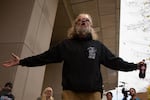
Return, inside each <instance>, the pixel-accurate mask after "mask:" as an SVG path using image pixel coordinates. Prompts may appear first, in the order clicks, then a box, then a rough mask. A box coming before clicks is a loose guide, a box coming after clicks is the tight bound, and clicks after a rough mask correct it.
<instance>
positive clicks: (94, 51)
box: [87, 47, 97, 59]
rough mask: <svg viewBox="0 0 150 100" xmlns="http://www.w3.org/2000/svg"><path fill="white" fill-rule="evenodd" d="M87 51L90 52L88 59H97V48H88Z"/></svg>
mask: <svg viewBox="0 0 150 100" xmlns="http://www.w3.org/2000/svg"><path fill="white" fill-rule="evenodd" d="M87 50H88V53H89V54H88V58H89V59H95V57H96V51H97V50H96V48H95V47H89V48H87Z"/></svg>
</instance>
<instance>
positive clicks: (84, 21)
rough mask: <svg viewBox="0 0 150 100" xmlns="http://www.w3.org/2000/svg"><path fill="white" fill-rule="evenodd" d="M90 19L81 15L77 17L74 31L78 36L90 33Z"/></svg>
mask: <svg viewBox="0 0 150 100" xmlns="http://www.w3.org/2000/svg"><path fill="white" fill-rule="evenodd" d="M90 28H91V19H90V18H89V16H88V15H86V14H82V15H79V16H78V17H77V19H76V21H75V30H76V32H77V33H78V34H82V35H83V34H86V33H90V32H91V30H90Z"/></svg>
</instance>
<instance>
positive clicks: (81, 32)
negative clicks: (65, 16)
mask: <svg viewBox="0 0 150 100" xmlns="http://www.w3.org/2000/svg"><path fill="white" fill-rule="evenodd" d="M75 31H76V34H78V35H81V36H86V35H87V34H89V33H91V29H90V27H87V28H80V27H79V26H76V28H75Z"/></svg>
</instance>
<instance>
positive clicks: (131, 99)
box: [129, 88, 140, 100]
mask: <svg viewBox="0 0 150 100" xmlns="http://www.w3.org/2000/svg"><path fill="white" fill-rule="evenodd" d="M129 92H130V95H131V98H130V100H140V99H139V98H138V97H137V96H136V90H135V89H134V88H130V90H129Z"/></svg>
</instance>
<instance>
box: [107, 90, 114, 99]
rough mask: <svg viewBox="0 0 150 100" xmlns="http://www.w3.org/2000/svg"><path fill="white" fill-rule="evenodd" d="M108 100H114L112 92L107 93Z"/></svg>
mask: <svg viewBox="0 0 150 100" xmlns="http://www.w3.org/2000/svg"><path fill="white" fill-rule="evenodd" d="M106 98H107V100H112V98H113V94H112V92H107V93H106Z"/></svg>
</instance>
